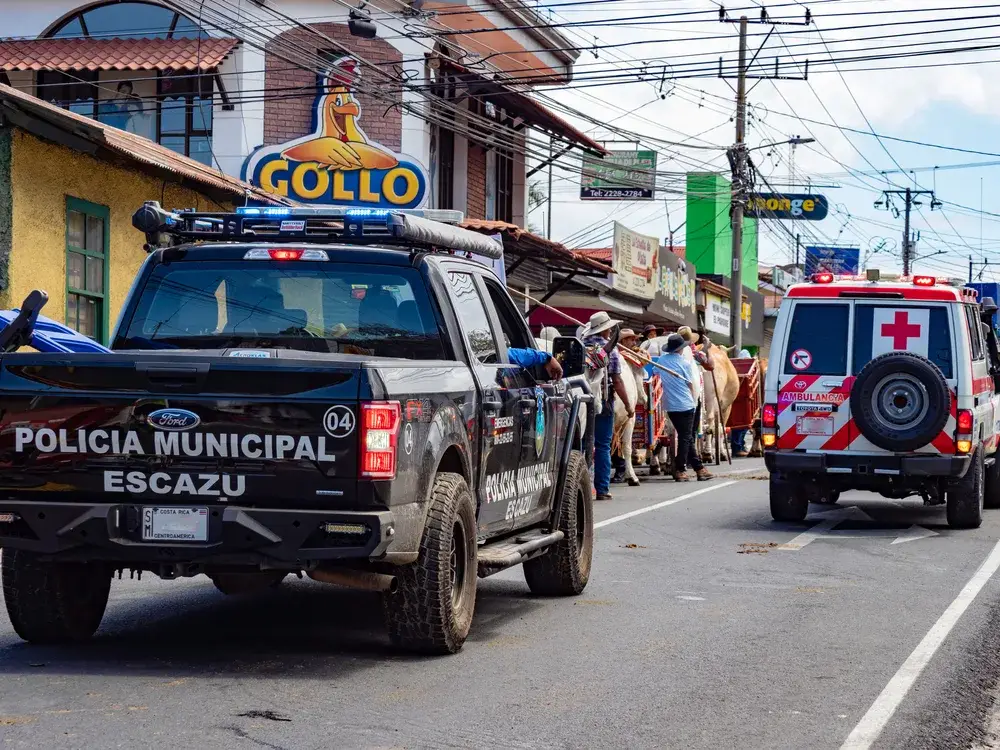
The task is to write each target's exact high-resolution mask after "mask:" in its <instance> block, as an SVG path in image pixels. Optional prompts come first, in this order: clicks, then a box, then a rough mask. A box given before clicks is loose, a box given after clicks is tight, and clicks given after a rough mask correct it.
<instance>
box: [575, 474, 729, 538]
mask: <svg viewBox="0 0 1000 750" xmlns="http://www.w3.org/2000/svg"><path fill="white" fill-rule="evenodd" d="M734 484H737V482H736V481H732V482H720V483H719V484H713V485H711V486H709V487H703V488H702V489H700V490H695V491H694V492H688V493H687V494H686V495H681V496H680V497H675V498H673V499H672V500H664V501H663V502H662V503H655V504H654V505H647V506H646V507H645V508H639V509H638V510H631V511H629V512H628V513H622V514H621V515H620V516H613V517H611V518H606V519H604V520H603V521H598V522H597V523H595V524H594V528H595V529H600V528H602V527H604V526H610V525H611V524H613V523H618V522H619V521H624V520H626V519H628V518H635V517H636V516H641V515H642V514H643V513H650V512H651V511H654V510H659V509H660V508H666V507H667V506H668V505H674V504H676V503H679V502H682V501H684V500H690V499H691V498H692V497H698V495H704V494H706V493H708V492H714V491H715V490H721V489H722V488H723V487H729V486H731V485H734Z"/></svg>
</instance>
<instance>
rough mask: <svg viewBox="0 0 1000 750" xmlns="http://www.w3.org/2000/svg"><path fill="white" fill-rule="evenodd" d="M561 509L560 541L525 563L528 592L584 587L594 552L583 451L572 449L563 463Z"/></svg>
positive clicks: (562, 592)
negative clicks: (564, 482) (563, 482)
mask: <svg viewBox="0 0 1000 750" xmlns="http://www.w3.org/2000/svg"><path fill="white" fill-rule="evenodd" d="M562 501H563V510H562V517H561V518H560V520H559V530H560V531H562V532H563V534H565V536H564V537H563V539H562V541H560V542H558V543H556V544H554V545H553V546H552V547H549V549H548V551H547V552H546V553H545V554H544V555H542V556H541V557H536V558H535V559H533V560H528V561H527V562H526V563H524V580H525V581H527V583H528V588H529V589H531V593H533V594H539V595H541V596H575V595H577V594H579V593H581V592H582V591H583V590H584V589H585V588H586V587H587V581H588V580H590V564H591V561H592V559H593V556H594V493H593V492H591V489H590V472H588V471H587V464H586V462H585V461H584V459H583V454H582V453H580V452H579V451H573V452H572V453H570V456H569V466H567V467H566V486H565V487H563V498H562Z"/></svg>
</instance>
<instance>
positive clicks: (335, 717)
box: [0, 462, 1000, 750]
mask: <svg viewBox="0 0 1000 750" xmlns="http://www.w3.org/2000/svg"><path fill="white" fill-rule="evenodd" d="M755 465H756V464H753V463H748V462H743V463H741V464H739V465H738V467H739V468H742V469H747V468H750V467H753V466H755ZM751 476H753V475H752V473H743V474H740V475H735V476H733V477H730V478H726V479H719V480H717V481H716V482H713V483H710V484H695V483H693V482H692V483H690V484H685V485H676V484H674V483H673V482H672V481H670V480H648V481H646V482H644V484H643V486H642V487H640V488H637V489H633V490H629V489H619V490H617V491H616V493H617V497H616V499H615V500H613V501H611V502H608V503H603V504H601V505H599V506H598V508H597V517H598V520H599V521H600V522H603V525H601V526H600V528H599V529H598V531H597V539H596V548H595V560H594V569H593V574H592V577H591V581H590V585H589V586H588V588H587V590H586V591H585V592H584V594H583V595H582V596H580V597H577V598H572V599H562V600H545V599H539V598H534V597H532V596H530V595H529V594H528V592H527V589H526V587H525V585H524V582H523V579H522V577H521V574H520V571H519V570H513V571H508V572H506V573H504V574H502V575H500V576H497V577H495V578H491V579H488V580H486V581H483V582H481V588H480V596H479V601H478V609H477V615H476V619H475V623H474V625H473V631H472V635H471V636H470V638H469V640H468V642H467V643H466V646H465V649H464V650H463V651H462V652H461V653H460V654H458V655H456V656H453V657H442V658H430V659H428V658H415V657H411V656H403V655H399V654H396V653H394V652H393V651H392V650H391V649H390V648H389V644H388V640H387V638H386V637H385V635H384V631H383V628H382V623H381V611H380V608H379V602H378V599H377V597H376V596H375V595H371V594H367V593H358V592H353V591H348V590H344V589H338V588H335V587H330V586H324V585H322V584H317V583H313V582H308V581H302V582H300V581H292V582H290V583H286V585H285V586H284V587H282V589H280V590H277V591H275V592H272V593H268V594H264V595H257V596H252V597H247V598H226V597H224V596H222V595H221V594H219V593H217V592H216V591H215V589H214V588H213V587H212V586H211V584H210V583H208V582H207V580H204V579H195V580H193V581H179V582H170V583H167V582H162V581H159V580H157V579H155V578H154V579H149V578H148V577H144V579H143V580H142V581H141V582H140V581H129V580H125V581H122V582H116V583H115V584H114V586H113V588H112V601H111V603H110V604H109V607H108V614H107V615H106V617H105V620H104V625H103V626H102V628H101V630H100V631H99V633H98V635H97V637H96V638H95V640H94V641H93V643H91V644H89V645H87V646H86V647H83V648H77V649H67V648H38V647H29V646H26V645H24V644H22V643H20V641H19V640H18V639H17V637H16V636H15V634H14V633H13V632H12V630H11V628H10V624H9V622H8V621H7V619H6V615H5V613H4V614H0V675H2V676H0V685H2V689H0V747H3V748H19V747H30V748H46V749H47V750H58V749H61V748H88V750H89V749H94V748H147V747H148V748H157V750H165V749H167V748H190V747H199V748H220V749H228V748H234V749H237V748H271V749H272V750H278V749H282V750H293V749H294V750H300V749H301V750H307V749H311V748H316V749H317V750H318V749H320V748H322V749H323V750H329V749H330V748H424V747H427V748H549V747H554V748H668V747H669V748H721V747H753V748H757V747H760V748H796V749H798V748H834V749H836V748H841V747H845V748H851V750H857V749H859V748H867V747H875V748H900V747H906V748H968V747H988V746H991V743H992V742H994V741H995V738H993V737H992V736H991V730H990V727H991V725H993V726H994V728H995V727H996V725H997V722H996V721H995V720H994V719H993V718H992V717H993V714H994V713H995V711H994V702H995V699H996V683H997V678H998V676H1000V574H997V575H992V572H994V571H995V570H996V567H997V566H998V565H1000V555H995V554H992V553H993V550H994V548H995V546H996V545H997V540H998V539H1000V511H993V512H990V513H989V515H988V517H987V521H986V522H985V523H984V524H983V526H982V528H980V529H978V530H975V531H963V532H957V531H950V530H948V529H947V528H946V526H945V522H944V511H943V510H942V509H941V508H924V507H923V506H922V505H921V504H920V502H919V501H901V502H896V503H891V502H890V501H888V500H882V499H875V498H872V497H870V496H867V495H864V494H853V495H847V496H844V497H843V498H842V499H841V501H840V503H839V504H838V506H836V507H837V508H839V509H840V510H837V511H835V513H834V515H832V516H831V515H825V516H824V515H819V514H822V513H824V512H828V511H829V510H830V509H829V508H827V507H821V506H814V508H813V521H812V522H811V523H810V524H808V525H806V526H792V525H784V524H776V523H773V522H772V521H771V520H770V515H769V513H768V508H767V484H766V482H763V481H759V480H755V479H752V478H751V479H748V478H747V477H751ZM725 482H731V484H725V486H724V483H725ZM691 493H700V494H697V495H695V496H691ZM673 501H676V502H673ZM655 505H660V507H654V508H652V509H650V507H651V506H655ZM850 508H856V510H848V509H850ZM633 512H635V513H634V514H632V513H633ZM629 514H632V515H629ZM862 514H866V516H867V518H866V516H865V515H862ZM622 516H625V517H624V518H623V517H622ZM914 526H916V527H918V528H914ZM810 529H811V533H812V534H813V536H812V537H803V536H802V534H803V532H806V531H809V530H810ZM930 531H933V532H936V533H935V534H933V535H930V534H929V532H930ZM900 536H902V537H904V538H909V539H911V541H906V542H904V543H897V544H893V543H892V542H893V541H894V540H895V539H897V538H899V537H900ZM783 545H784V546H783ZM984 561H989V562H988V564H987V567H986V568H985V569H983V570H982V571H980V572H978V573H977V571H979V569H980V566H982V565H983V564H984ZM991 567H992V571H991V570H990V568H991ZM904 663H905V664H906V667H904ZM901 667H904V668H903V669H902V670H901ZM870 709H872V710H871V711H870ZM866 716H867V718H866ZM849 738H850V740H849ZM845 743H847V744H845Z"/></svg>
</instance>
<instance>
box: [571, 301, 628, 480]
mask: <svg viewBox="0 0 1000 750" xmlns="http://www.w3.org/2000/svg"><path fill="white" fill-rule="evenodd" d="M620 323H621V321H620V320H614V319H613V318H612V317H611V316H610V315H608V314H607V313H606V312H604V311H603V310H601V311H599V312H596V313H594V314H593V315H591V316H590V321H589V322H588V323H587V325H585V326H584V327H583V330H582V331H581V334H582V336H583V343H584V346H600V347H606V346H607V345H608V342H609V340H610V339H609V338H608V337H609V336H610V335H611V331H613V330H614V328H615V326H617V325H619V324H620ZM607 378H608V380H609V381H610V382H609V385H610V386H612V387H609V388H608V389H607V390H608V397H607V398H606V399H604V403H603V409H602V411H601V413H600V414H598V415H597V417H596V418H595V419H594V489H595V490H596V491H597V499H598V500H610V499H611V491H610V486H611V438H612V436H613V433H614V427H615V394H616V393H617V394H618V397H619V398H620V399H621V400H622V402H623V403H625V404H627V403H628V391H626V390H625V382H624V381H623V380H622V364H621V359H619V357H618V352H616V351H614V350H612V351H611V352H609V353H608V373H607ZM634 413H635V412H632V413H630V414H629V415H628V416H629V417H631V416H632V415H633V414H634Z"/></svg>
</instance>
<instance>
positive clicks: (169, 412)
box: [146, 409, 201, 432]
mask: <svg viewBox="0 0 1000 750" xmlns="http://www.w3.org/2000/svg"><path fill="white" fill-rule="evenodd" d="M146 421H147V422H149V424H150V425H152V426H153V427H155V428H156V429H158V430H166V431H167V432H181V431H182V430H191V429H194V428H195V427H197V426H198V425H200V424H201V417H199V416H198V415H197V414H195V413H194V412H193V411H188V410H187V409H157V410H156V411H154V412H153V413H151V414H150V415H149V416H148V417H146Z"/></svg>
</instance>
